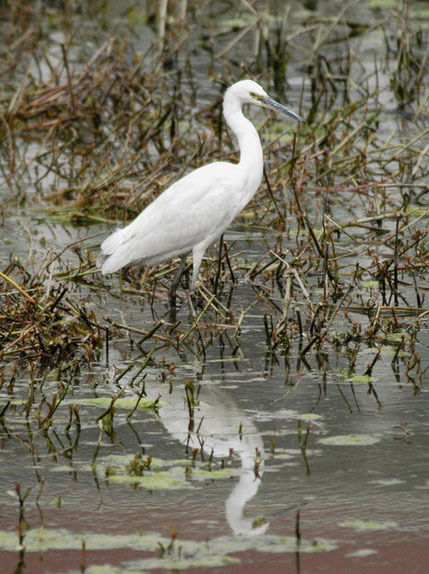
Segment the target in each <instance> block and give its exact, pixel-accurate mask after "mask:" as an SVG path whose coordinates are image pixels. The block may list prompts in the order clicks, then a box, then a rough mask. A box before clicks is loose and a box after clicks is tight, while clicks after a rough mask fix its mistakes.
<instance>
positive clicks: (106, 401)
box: [63, 397, 167, 409]
mask: <svg viewBox="0 0 429 574" xmlns="http://www.w3.org/2000/svg"><path fill="white" fill-rule="evenodd" d="M137 401H138V403H139V404H138V407H137V408H138V409H154V408H158V407H161V406H163V405H166V404H167V403H165V402H163V401H159V400H154V401H153V400H151V399H147V398H144V397H143V398H140V399H139V397H125V398H122V399H117V400H116V401H115V403H114V406H115V408H117V409H133V408H135V406H136V403H137ZM63 404H64V405H83V406H88V407H100V408H104V409H108V408H109V407H110V405H111V404H112V397H88V398H86V399H66V400H64V401H63Z"/></svg>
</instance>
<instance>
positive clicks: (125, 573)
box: [85, 564, 146, 574]
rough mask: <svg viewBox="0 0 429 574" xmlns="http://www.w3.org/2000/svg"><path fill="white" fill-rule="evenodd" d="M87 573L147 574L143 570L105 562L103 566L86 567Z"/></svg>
mask: <svg viewBox="0 0 429 574" xmlns="http://www.w3.org/2000/svg"><path fill="white" fill-rule="evenodd" d="M85 572H86V574H146V573H145V572H144V571H143V570H128V569H124V568H117V567H116V566H109V565H108V564H103V565H101V566H97V565H94V566H90V567H89V568H86V569H85Z"/></svg>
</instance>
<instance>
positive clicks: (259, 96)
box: [225, 80, 304, 122]
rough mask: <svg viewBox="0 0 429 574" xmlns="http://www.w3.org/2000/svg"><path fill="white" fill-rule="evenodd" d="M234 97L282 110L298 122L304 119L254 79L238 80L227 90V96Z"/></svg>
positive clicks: (243, 102) (246, 102) (248, 102)
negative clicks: (272, 96) (274, 98)
mask: <svg viewBox="0 0 429 574" xmlns="http://www.w3.org/2000/svg"><path fill="white" fill-rule="evenodd" d="M227 95H228V97H234V98H236V100H238V101H239V102H240V104H241V105H243V104H253V105H256V106H260V107H262V108H269V109H271V110H275V111H280V112H283V113H284V114H287V115H288V116H290V117H291V118H294V119H295V120H297V121H298V122H303V121H304V120H303V119H302V118H301V117H300V116H299V115H298V114H296V113H295V112H293V111H292V110H291V109H289V108H287V107H286V106H283V105H282V104H279V103H278V102H276V101H275V100H273V99H272V98H270V96H269V95H268V94H267V92H266V91H265V90H264V89H263V88H262V87H261V86H260V85H259V84H257V83H256V82H254V81H253V80H241V81H240V82H236V83H235V84H233V85H232V86H231V87H230V88H228V90H227V91H226V94H225V96H227Z"/></svg>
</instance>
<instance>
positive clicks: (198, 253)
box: [191, 245, 206, 293]
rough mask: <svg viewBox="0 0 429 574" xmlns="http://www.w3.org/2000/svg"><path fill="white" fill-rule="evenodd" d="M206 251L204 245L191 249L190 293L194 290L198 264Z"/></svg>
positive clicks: (198, 269)
mask: <svg viewBox="0 0 429 574" xmlns="http://www.w3.org/2000/svg"><path fill="white" fill-rule="evenodd" d="M205 251H206V246H205V245H204V246H203V247H198V246H197V247H194V249H193V251H192V259H193V269H192V281H191V293H194V292H195V285H196V284H197V279H198V273H199V272H200V265H201V261H202V259H203V255H204V253H205Z"/></svg>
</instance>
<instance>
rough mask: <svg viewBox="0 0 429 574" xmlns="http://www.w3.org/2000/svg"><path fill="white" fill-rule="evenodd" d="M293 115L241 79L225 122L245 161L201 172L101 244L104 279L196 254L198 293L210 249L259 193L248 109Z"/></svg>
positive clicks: (227, 102)
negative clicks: (136, 266)
mask: <svg viewBox="0 0 429 574" xmlns="http://www.w3.org/2000/svg"><path fill="white" fill-rule="evenodd" d="M246 103H249V104H255V105H258V106H263V107H269V108H272V109H277V110H280V111H282V112H284V113H286V114H288V115H290V116H292V117H293V118H295V119H297V120H298V121H302V120H301V118H300V117H299V116H297V115H296V114H295V113H294V112H292V111H291V110H289V109H288V108H286V107H285V106H282V105H281V104H278V103H277V102H275V101H274V100H272V99H271V98H270V97H269V96H268V95H267V94H266V93H265V91H264V90H263V89H262V88H261V86H259V85H258V84H257V83H256V82H253V81H252V80H242V81H240V82H237V83H236V84H233V85H232V86H231V87H230V88H229V89H228V90H227V91H226V93H225V97H224V103H223V112H224V116H225V120H226V122H227V124H228V125H229V127H230V128H231V129H232V131H233V132H234V133H235V135H236V136H237V138H238V142H239V146H240V152H241V155H240V162H239V163H237V164H232V163H227V162H215V163H211V164H209V165H206V166H203V167H200V168H198V169H196V170H195V171H193V172H191V173H189V174H188V175H186V176H184V177H183V178H181V179H180V180H179V181H177V182H176V183H174V184H173V185H171V186H170V187H169V188H168V189H167V190H166V191H164V192H163V193H162V194H161V195H160V196H158V197H157V198H156V199H155V200H154V201H153V202H152V203H151V204H150V205H149V206H148V207H146V209H144V211H142V213H140V215H139V216H138V217H137V218H136V219H135V220H134V221H133V222H131V223H130V224H129V225H127V227H124V228H123V229H118V230H116V231H115V232H114V233H113V234H112V235H110V236H109V237H108V238H107V239H106V240H105V241H104V242H103V243H102V245H101V253H102V257H103V258H104V262H103V264H102V267H101V272H102V273H103V274H107V273H114V272H115V271H118V270H119V269H121V268H123V267H127V266H128V265H132V264H136V263H138V264H143V265H157V264H158V263H161V262H163V261H166V260H167V259H171V258H173V257H177V256H179V255H184V254H187V253H190V252H191V251H192V255H193V274H192V283H191V289H192V290H194V288H195V283H196V280H197V277H198V272H199V268H200V264H201V260H202V258H203V255H204V253H205V251H206V249H207V247H208V246H209V245H210V244H211V243H212V242H213V241H214V240H215V239H216V238H218V237H220V236H221V235H222V233H223V232H224V231H225V230H226V229H227V227H228V226H229V225H230V223H231V222H232V220H233V219H234V218H235V216H236V215H237V214H238V213H240V211H241V210H242V209H243V208H244V207H245V206H246V205H247V203H248V202H249V201H250V199H251V198H252V197H253V196H254V194H255V193H256V191H257V189H258V187H259V184H260V183H261V179H262V174H263V157H262V147H261V142H260V139H259V136H258V132H257V131H256V129H255V127H254V126H253V124H252V123H251V122H250V121H249V120H248V119H247V118H245V116H244V115H243V111H242V108H243V105H244V104H246Z"/></svg>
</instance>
